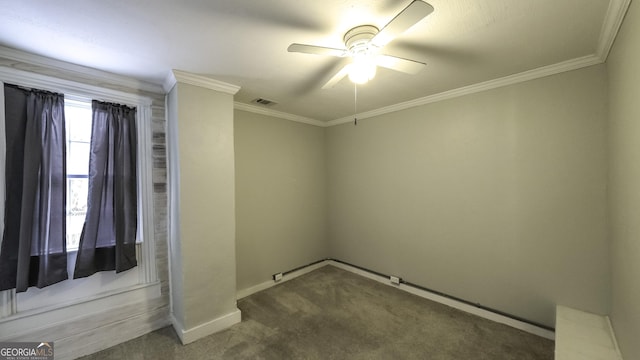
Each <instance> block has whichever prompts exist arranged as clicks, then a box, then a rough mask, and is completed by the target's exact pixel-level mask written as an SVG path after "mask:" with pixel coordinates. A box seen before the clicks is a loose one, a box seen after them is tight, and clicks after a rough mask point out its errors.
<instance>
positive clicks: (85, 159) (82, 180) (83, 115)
mask: <svg viewBox="0 0 640 360" xmlns="http://www.w3.org/2000/svg"><path fill="white" fill-rule="evenodd" d="M64 112H65V121H66V127H67V128H66V131H67V251H75V250H77V249H78V243H79V242H80V234H81V233H82V227H83V226H84V219H85V215H86V213H87V194H88V186H89V180H88V174H89V153H90V150H91V149H90V145H89V143H90V141H91V102H90V101H79V100H68V99H65V107H64Z"/></svg>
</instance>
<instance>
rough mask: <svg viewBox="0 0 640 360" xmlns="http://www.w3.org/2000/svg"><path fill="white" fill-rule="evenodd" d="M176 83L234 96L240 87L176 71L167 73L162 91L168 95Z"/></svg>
mask: <svg viewBox="0 0 640 360" xmlns="http://www.w3.org/2000/svg"><path fill="white" fill-rule="evenodd" d="M178 82H181V83H185V84H190V85H195V86H199V87H203V88H206V89H211V90H215V91H220V92H223V93H227V94H231V95H235V94H236V93H237V92H238V91H239V90H240V86H237V85H233V84H229V83H225V82H222V81H219V80H215V79H212V78H209V77H206V76H202V75H197V74H192V73H189V72H186V71H182V70H176V69H173V70H171V71H170V72H169V74H168V75H167V77H166V79H165V81H164V84H163V85H162V87H163V89H164V91H165V92H167V93H168V92H169V91H171V89H172V88H173V86H174V85H175V84H176V83H178Z"/></svg>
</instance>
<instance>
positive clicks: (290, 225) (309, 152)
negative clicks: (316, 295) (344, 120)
mask: <svg viewBox="0 0 640 360" xmlns="http://www.w3.org/2000/svg"><path fill="white" fill-rule="evenodd" d="M234 129H235V157H236V224H237V236H236V249H237V273H238V282H237V288H238V290H239V291H241V290H245V289H248V288H250V287H252V286H255V285H259V284H261V283H264V282H267V281H270V280H271V275H272V274H275V273H278V272H283V271H287V270H291V269H293V268H296V267H298V266H302V265H306V264H308V263H310V262H313V261H316V260H319V259H322V258H325V257H327V255H328V253H327V245H326V239H325V229H326V216H325V215H326V213H325V210H326V191H325V190H326V187H325V159H324V129H323V128H320V127H316V126H312V125H306V124H300V123H296V122H292V121H288V120H282V119H277V118H273V117H268V116H265V115H259V114H255V113H249V112H245V111H239V110H236V111H235V117H234Z"/></svg>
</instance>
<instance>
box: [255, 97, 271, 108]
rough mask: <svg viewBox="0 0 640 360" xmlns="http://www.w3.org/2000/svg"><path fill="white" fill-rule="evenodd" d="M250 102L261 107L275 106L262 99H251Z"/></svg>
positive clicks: (269, 101)
mask: <svg viewBox="0 0 640 360" xmlns="http://www.w3.org/2000/svg"><path fill="white" fill-rule="evenodd" d="M251 102H252V103H254V104H258V105H263V106H272V105H275V104H276V102H275V101H271V100H267V99H263V98H257V99H253V100H252V101H251Z"/></svg>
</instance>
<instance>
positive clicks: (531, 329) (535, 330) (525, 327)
mask: <svg viewBox="0 0 640 360" xmlns="http://www.w3.org/2000/svg"><path fill="white" fill-rule="evenodd" d="M329 265H331V266H335V267H337V268H340V269H343V270H347V271H349V272H352V273H354V274H357V275H360V276H364V277H366V278H368V279H372V280H375V281H377V282H380V283H382V284H385V285H388V286H392V287H394V288H398V289H400V290H403V291H406V292H408V293H411V294H414V295H417V296H420V297H422V298H425V299H428V300H432V301H435V302H437V303H440V304H444V305H447V306H449V307H452V308H455V309H458V310H462V311H464V312H467V313H469V314H473V315H476V316H480V317H482V318H485V319H487V320H491V321H493V322H497V323H500V324H504V325H507V326H511V327H513V328H515V329H519V330H522V331H525V332H528V333H530V334H534V335H538V336H542V337H544V338H547V339H551V340H553V339H554V338H555V334H554V332H553V331H549V330H547V329H543V328H540V327H538V326H534V325H531V324H528V323H525V322H522V321H518V320H515V319H512V318H509V317H506V316H503V315H499V314H496V313H494V312H491V311H488V310H484V309H480V308H478V307H475V306H471V305H469V304H465V303H463V302H460V301H456V300H453V299H450V298H447V297H444V296H440V295H437V294H434V293H432V292H429V291H426V290H421V289H417V288H415V287H412V286H407V285H404V284H400V285H399V286H398V285H393V284H391V283H390V282H389V279H388V278H386V277H384V276H380V275H375V274H372V273H370V272H368V271H364V270H361V269H358V268H356V267H353V266H350V265H347V264H344V263H341V262H337V261H332V260H330V261H329Z"/></svg>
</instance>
